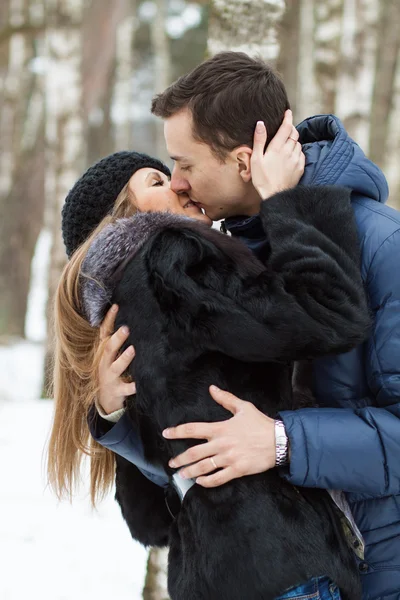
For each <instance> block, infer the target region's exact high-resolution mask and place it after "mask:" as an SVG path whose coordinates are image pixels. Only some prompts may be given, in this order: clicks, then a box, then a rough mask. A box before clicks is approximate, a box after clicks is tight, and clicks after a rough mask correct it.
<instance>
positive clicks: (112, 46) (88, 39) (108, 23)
mask: <svg viewBox="0 0 400 600" xmlns="http://www.w3.org/2000/svg"><path fill="white" fill-rule="evenodd" d="M131 8H133V7H132V2H131V1H130V0H119V1H118V2H109V0H90V1H89V2H85V10H84V17H83V41H82V44H83V56H82V95H83V111H84V121H85V130H86V135H87V164H88V165H91V164H93V163H94V162H96V161H97V160H99V159H100V158H102V157H103V156H106V155H107V154H110V153H111V152H113V151H114V131H113V124H112V119H111V106H112V98H113V93H114V80H115V63H116V41H117V30H118V27H119V26H120V24H121V22H122V21H123V19H124V18H126V17H127V15H128V12H131ZM129 19H130V20H132V16H131V15H129ZM124 43H125V41H124ZM126 52H127V53H128V54H129V53H130V45H129V40H128V44H127V48H126ZM128 84H129V78H128Z"/></svg>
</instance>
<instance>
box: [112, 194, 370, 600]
mask: <svg viewBox="0 0 400 600" xmlns="http://www.w3.org/2000/svg"><path fill="white" fill-rule="evenodd" d="M261 217H262V219H263V225H264V229H265V231H266V232H267V234H268V238H269V243H270V253H269V257H268V261H267V263H266V264H265V265H262V264H261V263H259V262H258V261H257V260H256V259H255V258H254V257H253V256H252V255H251V253H250V252H249V251H248V250H247V249H246V248H245V247H244V246H243V245H242V244H241V243H240V242H238V241H236V240H234V239H232V238H230V237H228V236H224V235H222V234H219V233H218V232H216V231H215V230H208V229H206V228H205V227H203V226H201V225H200V224H198V223H195V222H188V223H179V224H178V223H177V224H171V223H170V224H169V225H166V226H165V228H162V229H160V230H159V231H158V232H157V233H155V234H153V235H152V236H150V237H149V238H148V239H147V240H146V243H145V244H144V245H143V246H142V247H141V249H140V250H138V252H137V253H136V255H135V256H134V258H132V259H131V260H130V262H129V263H128V264H127V265H126V267H125V269H124V272H123V275H122V279H121V281H120V283H119V284H118V286H117V288H116V290H115V292H114V294H113V297H112V300H113V301H115V302H117V303H118V305H119V307H120V311H119V314H118V322H117V324H116V326H119V325H121V324H126V325H128V326H129V328H130V331H131V334H130V337H129V340H128V341H127V344H134V346H135V348H136V358H135V360H134V363H133V364H132V367H131V368H130V373H131V375H132V377H133V379H134V380H135V381H136V385H137V394H136V396H135V397H132V398H130V399H129V402H128V410H129V414H130V416H131V418H132V419H134V420H135V421H136V422H137V423H138V424H139V428H140V432H141V437H142V440H143V443H144V447H145V453H146V457H147V458H148V460H150V461H153V462H158V463H161V464H162V465H163V466H164V468H165V470H166V471H167V472H168V473H170V474H172V470H171V469H170V468H169V467H168V460H169V459H170V458H171V457H173V456H176V455H177V454H179V453H181V452H182V451H184V450H186V449H187V448H188V447H190V446H192V445H194V444H196V443H198V442H197V441H196V440H172V441H168V440H165V439H164V438H163V437H162V435H161V432H162V430H163V429H164V428H165V427H168V426H175V425H178V424H180V423H187V422H193V421H203V422H208V421H221V420H224V419H228V418H230V417H231V415H230V414H229V413H228V412H227V411H226V410H225V409H223V408H222V407H221V406H220V405H218V404H217V403H216V402H215V401H213V400H212V399H211V397H210V395H209V392H208V387H209V385H210V384H215V385H217V386H219V387H220V388H222V389H227V390H229V391H230V392H232V393H233V394H235V395H237V396H239V397H241V398H243V399H245V400H248V401H250V402H252V403H253V404H254V405H255V406H256V407H257V408H258V409H259V410H261V411H262V412H264V413H265V414H268V415H270V416H271V417H274V416H276V414H277V413H278V411H279V410H282V409H286V408H287V409H292V408H294V406H293V404H294V403H295V404H296V405H298V404H297V403H298V402H300V404H303V402H304V398H306V397H307V393H305V392H304V390H302V389H301V388H299V390H298V391H299V394H300V395H299V396H298V397H297V396H296V395H293V394H292V385H291V379H292V376H293V361H304V360H306V361H307V360H310V359H312V358H313V357H317V356H321V355H323V354H328V353H339V352H345V351H347V350H350V349H351V348H352V347H353V346H355V345H356V344H358V343H360V342H362V341H363V340H364V339H365V337H366V336H367V334H368V329H369V316H368V310H367V306H366V300H365V295H364V290H363V285H362V282H361V278H360V273H359V250H358V240H357V233H356V229H355V225H354V221H353V215H352V209H351V206H350V198H349V194H348V192H347V191H346V190H343V189H337V188H336V189H335V188H300V187H298V188H296V189H295V190H291V191H289V192H285V193H282V194H279V195H277V196H276V197H275V198H273V199H270V200H268V201H266V202H264V203H263V205H262V210H261ZM302 364H303V365H306V367H307V363H302ZM299 399H300V400H299ZM306 402H307V400H306ZM117 463H118V472H117V480H116V482H117V500H118V502H119V503H120V505H121V508H122V512H123V515H124V517H125V519H126V521H127V523H128V525H129V527H130V531H131V533H132V535H133V537H134V538H136V539H138V540H139V541H140V542H142V543H143V544H146V545H165V544H169V547H170V552H169V583H168V585H169V593H170V595H171V598H172V599H173V600H189V599H190V600H244V599H246V600H261V599H262V600H271V599H273V598H275V597H276V596H278V595H280V594H282V593H283V592H284V590H286V589H287V588H289V587H291V586H294V585H298V584H300V583H303V582H306V581H307V580H308V579H310V578H311V577H313V576H319V575H327V576H329V577H330V578H331V579H332V580H333V581H335V582H336V583H337V585H338V586H339V588H340V590H341V593H342V595H343V597H344V598H346V599H347V600H357V599H359V598H361V591H360V583H359V577H358V573H357V569H356V565H355V560H354V557H353V553H352V550H351V549H350V547H349V546H348V545H347V543H346V541H345V539H344V536H343V532H342V529H341V527H340V524H339V519H338V515H337V513H336V508H335V506H334V504H333V502H332V500H331V499H330V497H329V495H328V494H327V492H325V491H323V490H318V489H306V488H299V489H297V488H295V487H293V486H292V485H291V484H289V483H288V482H287V481H286V480H285V479H284V478H282V477H281V476H280V475H279V473H278V471H277V470H276V469H272V470H270V471H268V472H266V473H262V474H260V475H253V476H248V477H243V478H241V479H238V480H234V481H232V482H230V483H228V484H225V485H223V486H220V487H217V488H214V489H205V488H202V487H200V486H197V485H195V486H194V487H193V488H192V489H191V490H190V491H189V492H188V493H187V495H186V497H185V499H184V502H183V505H182V507H181V510H180V512H179V514H178V515H177V518H176V519H175V520H173V519H172V517H171V515H170V511H169V510H168V508H167V505H166V503H165V499H164V492H163V490H161V489H160V488H158V487H157V486H156V485H154V484H152V483H150V482H149V481H147V480H146V479H145V478H144V477H143V475H142V474H141V473H140V472H139V471H138V470H137V469H136V468H135V467H134V466H133V465H131V464H129V463H128V462H127V461H125V460H123V459H121V458H119V457H118V459H117ZM171 495H173V493H171ZM172 512H173V511H172Z"/></svg>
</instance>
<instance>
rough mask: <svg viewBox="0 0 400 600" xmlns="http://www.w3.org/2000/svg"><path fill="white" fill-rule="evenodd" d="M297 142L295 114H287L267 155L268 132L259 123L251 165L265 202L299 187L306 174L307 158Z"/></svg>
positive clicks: (255, 185)
mask: <svg viewBox="0 0 400 600" xmlns="http://www.w3.org/2000/svg"><path fill="white" fill-rule="evenodd" d="M298 139H299V133H298V131H297V129H296V128H295V127H294V125H293V114H292V111H291V110H287V111H286V112H285V117H284V119H283V122H282V125H281V126H280V128H279V129H278V131H277V133H276V135H275V137H274V138H273V139H272V140H271V142H270V144H269V145H268V147H267V149H266V151H265V153H264V148H265V144H266V142H267V130H266V128H265V125H264V123H263V122H262V121H259V122H258V123H257V126H256V130H255V132H254V143H253V153H252V156H251V161H250V164H251V178H252V182H253V185H254V187H255V188H256V190H257V192H258V193H259V194H260V196H261V198H262V199H263V200H265V199H266V198H269V197H270V196H273V195H274V194H276V193H277V192H281V191H283V190H287V189H289V188H292V187H294V186H295V185H297V184H298V183H299V181H300V179H301V177H302V175H303V173H304V165H305V156H304V154H303V151H302V148H301V144H300V143H299V142H298Z"/></svg>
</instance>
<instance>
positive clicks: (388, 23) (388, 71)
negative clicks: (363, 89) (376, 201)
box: [369, 0, 400, 168]
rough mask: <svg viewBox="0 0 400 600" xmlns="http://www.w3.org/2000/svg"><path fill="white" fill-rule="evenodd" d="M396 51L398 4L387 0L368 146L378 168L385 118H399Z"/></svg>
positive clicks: (399, 44) (384, 149)
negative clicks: (394, 101) (396, 97)
mask: <svg viewBox="0 0 400 600" xmlns="http://www.w3.org/2000/svg"><path fill="white" fill-rule="evenodd" d="M399 52H400V4H399V2H398V0H388V1H387V2H385V3H383V4H382V3H381V4H380V19H379V29H378V44H377V51H376V62H375V82H374V91H373V97H372V110H371V141H370V148H369V156H370V158H371V159H372V160H373V161H374V162H376V163H377V164H378V165H379V166H380V167H382V168H384V167H385V164H386V160H387V152H388V148H387V143H388V134H389V120H390V119H391V120H392V121H393V116H395V118H399V113H398V112H397V111H396V110H395V105H394V103H393V100H394V98H393V96H394V93H395V76H396V66H397V61H398V56H399ZM392 107H393V110H392ZM395 129H396V126H395ZM397 132H398V130H397ZM391 145H392V142H391ZM391 150H392V149H391Z"/></svg>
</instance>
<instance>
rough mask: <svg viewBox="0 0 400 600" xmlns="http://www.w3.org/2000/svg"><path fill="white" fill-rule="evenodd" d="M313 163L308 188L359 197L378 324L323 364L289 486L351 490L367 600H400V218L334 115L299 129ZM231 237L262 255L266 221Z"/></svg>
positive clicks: (301, 425) (300, 429)
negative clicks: (343, 190)
mask: <svg viewBox="0 0 400 600" xmlns="http://www.w3.org/2000/svg"><path fill="white" fill-rule="evenodd" d="M298 130H299V133H300V141H301V143H302V144H303V150H304V152H305V154H306V169H305V173H304V177H303V179H302V181H301V183H303V184H308V185H342V186H345V187H348V188H351V189H352V190H353V206H354V212H355V217H356V221H357V225H358V230H359V236H360V241H361V249H362V264H361V268H362V276H363V279H364V282H365V285H366V289H367V293H368V297H369V301H370V307H371V310H372V313H373V316H374V330H373V333H372V336H371V338H370V339H369V340H368V341H367V342H366V343H365V344H363V345H362V346H360V347H358V348H356V349H355V350H353V351H352V352H349V353H347V354H342V355H340V356H336V357H331V358H322V359H319V360H317V361H316V362H315V363H314V391H315V393H316V396H317V399H318V402H319V404H320V406H321V408H315V409H302V410H297V411H285V412H282V413H281V417H282V419H283V421H284V423H285V426H286V430H287V432H288V435H289V438H290V443H291V447H292V459H291V464H290V470H289V472H288V473H287V474H286V477H287V478H288V479H289V481H291V482H292V483H293V484H296V485H301V486H306V487H320V488H326V489H337V490H344V491H346V492H347V498H348V501H349V504H350V506H351V509H352V512H353V515H354V517H355V520H356V522H357V525H358V526H359V528H360V530H361V532H362V534H363V536H364V540H365V542H366V550H365V560H364V561H359V568H360V573H361V576H362V581H363V590H364V595H363V598H364V600H367V599H368V600H372V599H374V600H377V599H378V598H379V599H382V598H385V599H386V600H389V599H390V600H395V599H396V600H399V599H400V213H398V212H397V211H395V210H393V209H391V208H389V207H387V206H385V205H384V203H385V201H386V200H387V196H388V188H387V183H386V180H385V178H384V176H383V174H382V172H381V171H380V170H379V169H378V168H377V167H376V165H374V164H372V163H371V162H370V161H369V160H368V159H367V158H366V157H365V155H364V154H363V152H362V151H361V149H360V148H359V147H358V146H357V144H355V142H354V141H353V140H351V138H350V137H349V136H348V134H347V133H346V131H345V130H344V128H343V125H342V124H341V122H340V121H339V119H337V118H336V117H334V116H332V115H321V116H318V117H311V118H310V119H307V120H305V121H303V122H302V123H301V124H300V125H299V126H298ZM227 225H228V229H230V230H231V232H232V234H233V235H236V236H239V237H241V238H242V239H243V241H244V242H245V243H247V245H248V246H250V247H251V248H252V249H253V250H254V251H255V252H257V251H258V249H259V247H260V245H261V244H262V243H263V240H262V233H260V228H259V223H258V219H257V218H254V217H253V218H252V219H246V220H241V221H240V220H238V219H235V220H231V221H230V222H229V223H228V224H227Z"/></svg>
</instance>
